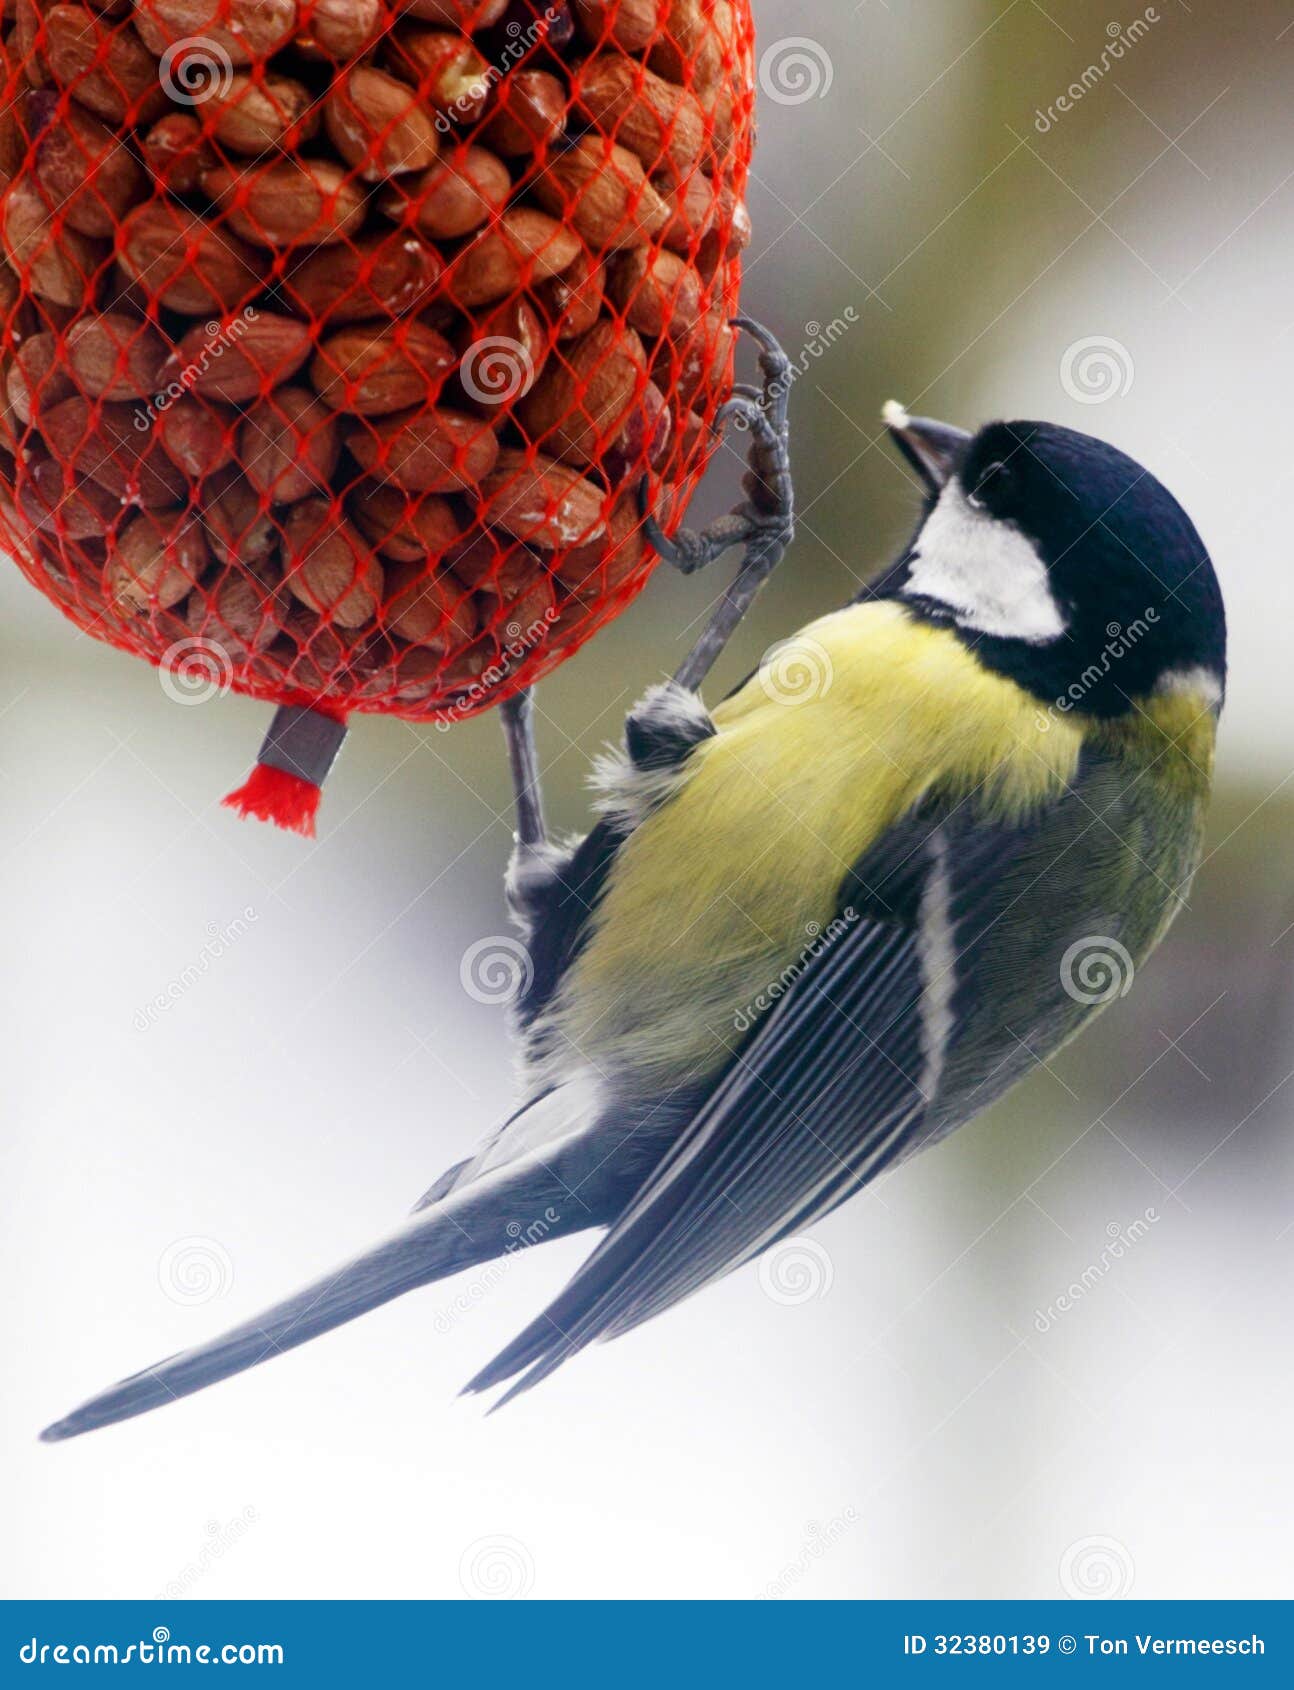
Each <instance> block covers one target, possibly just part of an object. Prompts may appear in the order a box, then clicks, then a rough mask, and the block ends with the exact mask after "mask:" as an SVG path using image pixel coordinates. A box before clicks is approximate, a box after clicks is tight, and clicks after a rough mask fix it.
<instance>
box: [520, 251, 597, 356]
mask: <svg viewBox="0 0 1294 1690" xmlns="http://www.w3.org/2000/svg"><path fill="white" fill-rule="evenodd" d="M605 291H606V271H605V270H604V268H603V266H602V265H601V264H600V263H599V261H598V260H597V259H596V258H594V257H593V255H592V254H591V253H588V252H582V253H580V255H579V257H578V258H577V259H576V260H575V262H574V264H572V265H571V267H570V269H569V270H565V271H563V272H562V274H561V275H560V276H554V277H553V278H552V279H551V280H550V281H547V282H544V283H543V284H542V285H541V286H540V287H538V288H536V289H535V299H536V301H537V302H538V305H539V311H540V315H541V316H542V317H543V318H544V321H545V322H546V323H547V324H548V327H549V330H550V332H551V333H552V334H553V335H554V336H555V338H556V339H557V340H559V341H562V340H578V339H579V337H580V336H581V335H585V334H587V333H588V332H589V330H590V329H591V328H592V327H593V325H594V323H596V322H597V320H598V318H599V317H600V316H601V315H602V303H603V296H604V294H605Z"/></svg>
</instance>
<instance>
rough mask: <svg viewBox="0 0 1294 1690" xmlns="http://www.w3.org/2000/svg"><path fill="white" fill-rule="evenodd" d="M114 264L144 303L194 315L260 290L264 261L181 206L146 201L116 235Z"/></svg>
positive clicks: (223, 308)
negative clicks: (136, 286) (136, 288)
mask: <svg viewBox="0 0 1294 1690" xmlns="http://www.w3.org/2000/svg"><path fill="white" fill-rule="evenodd" d="M117 261H118V263H119V264H120V265H121V268H122V269H123V270H124V271H125V273H126V275H127V276H128V277H129V278H130V279H131V280H132V281H134V282H138V283H139V285H140V287H141V288H142V289H143V290H144V293H145V294H146V295H147V297H148V299H149V300H150V301H151V302H154V303H156V304H157V305H163V306H165V307H166V308H167V309H168V310H171V311H183V312H186V313H189V314H191V315H193V316H198V315H201V314H203V313H205V312H210V311H215V312H227V311H233V310H235V309H236V308H237V307H238V306H239V305H241V304H242V303H243V301H244V300H246V299H250V298H251V296H252V295H253V294H255V293H257V292H259V290H260V288H261V285H262V275H263V272H264V269H265V263H264V260H263V259H262V258H261V257H260V255H259V254H258V253H257V252H256V251H255V249H254V248H252V247H250V246H246V245H244V243H243V242H242V241H240V240H239V239H238V238H237V237H236V236H234V235H232V234H230V232H229V231H228V230H227V229H223V228H217V227H216V226H215V225H214V224H211V223H207V222H205V221H204V220H203V219H202V218H201V217H195V216H194V214H193V213H192V212H191V211H186V210H185V209H184V207H183V206H180V205H173V204H171V203H169V202H167V201H162V200H157V201H150V203H149V204H147V205H141V206H138V207H137V208H136V209H135V210H134V211H132V212H131V213H130V215H129V216H128V217H127V218H126V220H125V222H124V223H123V224H122V225H121V228H120V229H119V230H118V231H117Z"/></svg>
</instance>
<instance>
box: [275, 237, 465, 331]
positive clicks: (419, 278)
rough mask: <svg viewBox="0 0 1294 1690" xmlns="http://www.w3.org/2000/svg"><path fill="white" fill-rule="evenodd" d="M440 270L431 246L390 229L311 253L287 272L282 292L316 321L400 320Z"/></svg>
mask: <svg viewBox="0 0 1294 1690" xmlns="http://www.w3.org/2000/svg"><path fill="white" fill-rule="evenodd" d="M444 267H445V266H444V261H443V260H442V259H441V257H440V255H439V253H437V252H435V251H434V250H433V249H432V248H431V247H429V246H424V245H423V244H422V243H421V242H420V241H418V240H415V239H414V238H413V237H412V236H411V235H408V234H406V233H403V232H401V231H399V230H393V231H391V232H390V233H389V234H386V235H377V236H372V237H370V238H368V239H365V240H359V241H348V242H347V243H346V245H345V246H341V247H331V248H329V249H327V250H326V251H324V252H316V253H313V254H311V256H310V257H309V258H307V259H306V260H305V261H304V262H303V263H302V264H301V265H300V267H299V268H298V269H296V270H290V271H289V272H288V275H287V283H286V291H287V293H288V296H289V297H290V298H292V299H294V300H295V302H296V303H297V305H298V307H299V309H300V310H301V311H303V312H304V313H305V315H306V316H308V317H310V318H312V319H313V320H314V321H315V322H321V321H324V320H328V321H330V322H331V323H333V324H334V325H337V324H341V323H354V322H358V321H360V320H361V319H362V318H365V317H381V316H403V315H404V314H405V313H406V312H408V311H414V310H416V309H417V308H418V306H419V305H420V304H422V303H423V302H424V301H425V300H426V299H427V298H428V296H429V295H430V294H431V293H432V291H433V290H434V289H435V287H436V285H437V283H438V282H439V280H440V277H441V274H442V272H443V271H444Z"/></svg>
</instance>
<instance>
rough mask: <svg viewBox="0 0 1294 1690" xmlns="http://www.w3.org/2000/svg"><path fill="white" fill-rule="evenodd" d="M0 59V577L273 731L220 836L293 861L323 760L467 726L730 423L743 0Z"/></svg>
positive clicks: (246, 12) (22, 49)
mask: <svg viewBox="0 0 1294 1690" xmlns="http://www.w3.org/2000/svg"><path fill="white" fill-rule="evenodd" d="M3 28H4V40H3V73H4V90H3V97H2V98H0V112H2V115H0V172H2V173H3V192H2V193H0V243H2V245H3V256H4V263H3V265H0V330H2V334H0V356H2V357H3V376H4V380H3V384H2V386H3V392H2V393H0V401H2V403H3V413H4V414H3V421H2V423H0V544H3V545H4V547H5V549H6V550H8V551H9V552H11V553H12V555H13V556H14V557H15V558H16V560H17V561H18V563H19V564H20V566H21V567H22V569H23V570H24V572H25V573H26V574H27V576H28V577H29V578H30V579H31V580H32V581H33V582H34V583H35V584H36V585H37V586H38V587H39V588H40V590H41V591H42V592H43V593H45V594H47V595H48V597H49V598H51V599H52V600H53V601H54V602H55V604H57V605H58V606H59V607H60V608H61V609H62V610H63V611H64V612H65V613H66V614H67V615H68V616H69V617H71V618H72V620H73V621H74V622H76V623H77V624H78V626H80V627H81V628H83V629H85V630H86V631H87V632H89V633H91V634H93V635H95V636H96V637H97V638H99V639H103V640H107V641H108V642H110V643H111V644H113V645H116V646H120V647H122V648H123V649H125V650H128V651H132V652H135V653H137V654H138V655H140V656H142V657H146V658H147V659H149V660H150V661H151V662H153V663H157V664H161V665H163V666H165V667H167V668H169V669H173V670H181V671H184V670H188V671H190V672H192V671H193V670H194V669H195V668H196V669H197V670H198V671H199V672H200V673H203V674H206V675H208V676H209V677H210V679H211V680H212V681H214V682H215V683H216V684H218V685H220V686H222V687H232V688H234V689H236V690H237V691H240V692H244V693H249V694H252V695H253V696H256V697H259V698H263V699H265V700H267V701H270V702H273V703H275V704H278V705H280V706H288V707H290V708H289V709H288V710H287V711H281V712H280V717H279V718H276V721H289V722H290V721H292V720H295V721H296V722H297V727H296V729H295V730H293V733H294V734H295V737H293V734H288V735H287V736H286V738H285V739H284V740H283V745H284V746H287V750H286V751H284V750H283V748H282V746H280V752H279V754H276V752H275V748H274V744H273V742H272V740H271V741H270V742H267V747H266V750H265V751H263V753H262V765H260V766H258V770H257V773H256V775H255V776H254V778H253V780H252V782H250V783H249V785H248V787H247V788H244V789H243V792H242V793H241V794H236V795H235V800H236V801H238V802H239V803H240V805H241V807H242V808H243V809H244V810H245V811H246V810H250V811H253V812H255V813H264V814H273V815H274V817H275V819H277V820H280V821H283V822H285V823H287V824H289V825H298V826H301V827H302V828H307V829H308V827H309V823H310V819H311V816H312V814H313V804H314V802H315V801H316V800H317V791H315V786H316V784H317V780H318V779H321V778H322V774H321V772H320V771H321V768H322V767H323V766H324V765H325V764H326V761H327V755H326V752H327V747H328V746H329V745H330V744H331V745H332V748H333V749H334V750H335V746H336V744H337V743H340V736H341V731H342V730H341V729H340V727H339V726H338V727H334V724H340V723H342V722H344V720H345V718H346V716H347V715H348V714H349V713H350V712H353V711H384V712H391V713H395V714H398V715H402V716H406V717H409V718H411V719H414V720H417V721H433V720H434V721H438V722H447V721H452V720H455V719H457V718H459V717H461V716H465V715H469V714H472V713H474V712H476V711H478V710H481V709H485V708H488V707H489V706H492V705H494V704H497V703H499V702H501V701H502V700H503V699H505V698H506V697H508V696H509V694H511V693H513V692H515V691H516V690H517V689H519V688H521V687H524V686H528V685H529V684H531V683H532V682H534V681H535V680H536V679H538V678H539V677H540V676H541V675H543V674H544V673H545V672H546V671H548V670H550V669H551V668H553V667H554V666H555V665H556V664H558V663H560V662H561V661H562V660H563V659H564V658H566V657H568V656H570V655H571V653H572V652H573V651H574V650H575V649H576V648H577V647H578V646H579V645H581V644H582V643H583V642H584V641H585V640H586V639H588V638H589V636H590V635H591V634H592V633H594V632H595V630H596V629H597V628H598V627H600V626H601V625H602V624H603V623H605V622H606V621H607V620H608V619H609V618H611V617H613V616H614V615H616V614H617V613H618V612H619V611H620V610H621V609H622V608H623V607H624V606H625V605H626V604H627V603H628V602H629V600H630V599H631V598H632V597H633V596H634V595H635V594H636V593H637V592H638V590H639V589H640V588H641V587H642V586H643V584H644V582H645V580H646V578H647V576H648V574H649V573H650V570H651V568H652V565H653V563H654V561H655V560H654V555H653V554H652V553H651V551H650V548H649V547H648V546H647V545H646V543H645V540H644V538H643V536H642V533H641V522H640V517H639V498H640V494H641V493H642V491H643V488H644V483H645V485H646V491H647V493H648V495H649V497H650V500H651V502H652V504H653V505H654V506H655V507H656V509H657V510H658V512H659V514H660V517H661V520H662V522H663V524H664V526H665V527H666V528H667V529H671V528H672V527H673V526H675V525H676V524H677V522H678V520H679V519H680V517H681V515H682V511H683V509H684V507H685V505H686V502H687V500H688V497H689V496H690V493H691V491H692V489H693V487H694V485H695V483H696V481H697V480H698V478H699V477H700V475H701V473H702V471H703V470H704V468H705V465H706V462H707V460H708V458H709V456H710V453H711V452H712V450H713V447H714V437H713V433H712V429H711V424H712V421H713V418H714V415H715V412H716V410H717V409H718V407H719V405H720V404H721V403H722V402H723V400H724V399H725V398H726V397H727V396H728V393H729V391H730V386H731V369H732V351H733V335H732V331H731V329H730V327H729V319H730V318H731V317H732V315H733V313H734V311H735V309H736V304H737V293H738V284H739V271H740V253H741V249H742V248H743V246H744V245H745V244H746V241H747V238H748V230H749V224H748V220H747V217H746V213H745V210H744V206H743V199H742V196H743V193H744V190H745V183H746V175H747V170H748V167H749V161H750V151H751V117H752V105H753V78H752V37H753V27H752V23H751V17H750V7H749V0H549V3H547V4H546V3H545V0H408V3H407V4H404V5H399V4H396V3H394V0H98V3H96V4H93V5H72V4H68V5H64V4H52V3H49V0H10V3H9V4H7V5H6V7H5V22H4V25H3ZM302 720H305V721H306V732H305V736H304V738H303V737H302V731H301V722H302ZM311 733H313V736H314V737H313V745H314V749H313V750H310V749H309V742H310V740H311ZM289 741H290V742H291V743H289ZM303 747H306V750H304V751H303V749H302V748H303ZM294 748H295V751H294ZM293 755H296V756H297V758H298V762H296V763H294V761H293ZM321 759H322V761H321ZM316 765H318V766H316ZM294 769H295V771H296V774H297V775H298V776H304V777H306V778H305V779H304V782H302V781H301V780H300V779H298V780H296V781H295V783H294V781H293V775H292V771H293V770H294ZM303 784H304V787H305V790H302V791H297V790H295V788H296V787H299V786H302V785H303Z"/></svg>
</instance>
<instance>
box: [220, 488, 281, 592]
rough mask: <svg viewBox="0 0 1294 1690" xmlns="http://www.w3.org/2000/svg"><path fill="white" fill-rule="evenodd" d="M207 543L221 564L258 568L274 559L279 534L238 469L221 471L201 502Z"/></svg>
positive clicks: (266, 508)
mask: <svg viewBox="0 0 1294 1690" xmlns="http://www.w3.org/2000/svg"><path fill="white" fill-rule="evenodd" d="M202 514H203V518H204V520H205V522H206V525H207V539H208V540H209V541H210V543H211V549H212V551H213V552H214V553H215V554H216V556H217V557H218V558H219V559H220V561H221V563H225V564H233V565H236V566H240V567H241V566H243V565H246V566H248V567H250V568H257V567H261V566H263V565H266V564H268V563H269V562H270V560H271V559H272V558H273V557H274V554H275V552H276V551H277V550H278V545H279V530H278V525H277V523H276V522H275V520H274V518H273V516H272V515H271V514H270V511H269V507H268V506H267V504H266V502H265V500H264V499H262V497H261V496H260V494H259V493H257V492H256V491H255V489H254V488H253V487H252V486H251V485H250V484H249V482H248V480H247V477H246V476H245V475H244V474H243V472H242V471H241V470H240V469H227V470H223V471H222V472H221V473H220V474H219V475H218V476H217V477H216V479H215V480H214V482H213V483H212V484H211V488H210V490H209V492H207V493H206V495H205V496H204V498H203V501H202Z"/></svg>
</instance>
